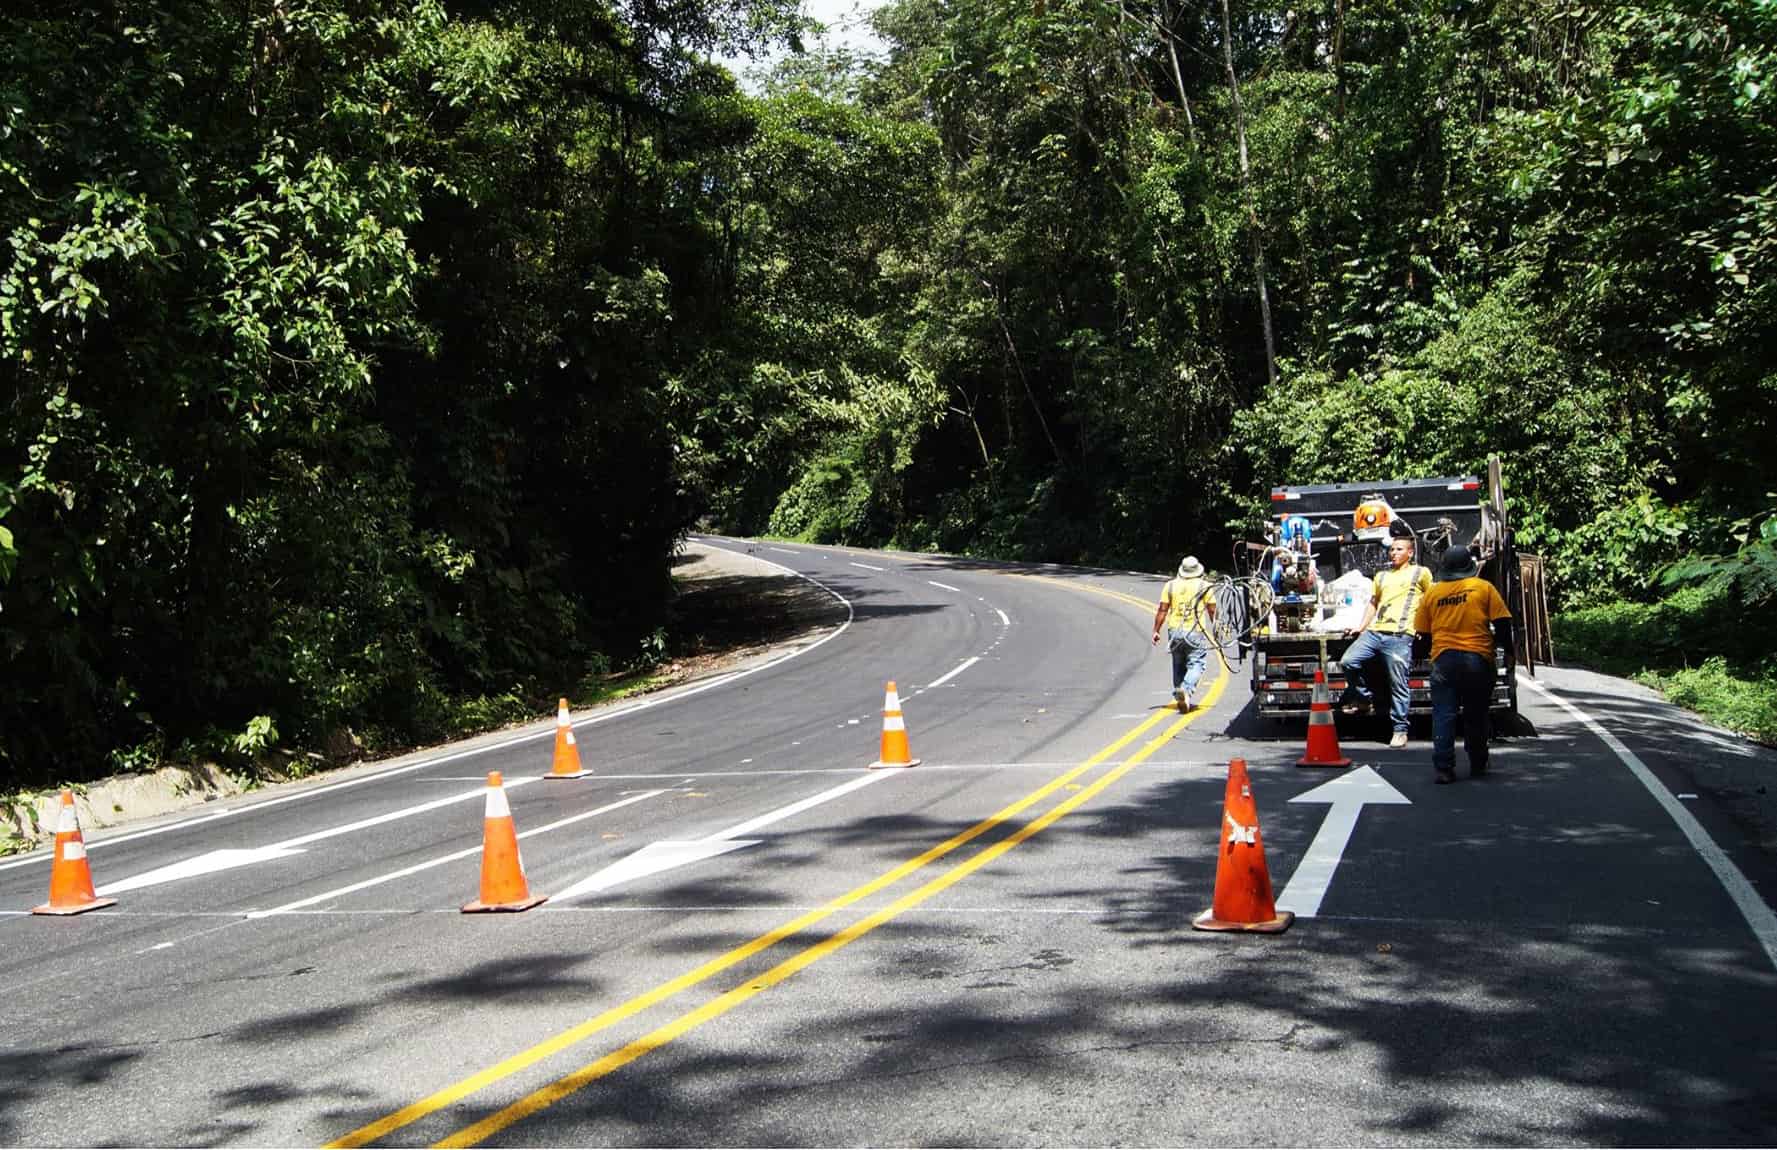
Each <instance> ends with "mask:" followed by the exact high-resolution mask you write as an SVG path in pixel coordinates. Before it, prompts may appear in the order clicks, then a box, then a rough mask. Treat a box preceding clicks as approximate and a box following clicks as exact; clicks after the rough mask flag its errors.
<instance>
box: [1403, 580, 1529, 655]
mask: <svg viewBox="0 0 1777 1150" xmlns="http://www.w3.org/2000/svg"><path fill="white" fill-rule="evenodd" d="M1511 617H1512V613H1511V612H1510V611H1508V610H1506V604H1505V600H1504V599H1501V598H1500V597H1499V592H1498V591H1496V590H1494V589H1493V584H1491V583H1489V582H1487V580H1485V579H1478V578H1472V579H1452V580H1451V581H1450V582H1448V583H1433V584H1432V586H1431V590H1430V591H1427V592H1426V593H1425V597H1424V598H1423V599H1421V600H1420V601H1419V610H1418V611H1417V612H1416V613H1415V614H1414V616H1413V629H1414V630H1415V631H1420V632H1430V633H1431V657H1432V658H1433V659H1436V658H1437V657H1438V656H1439V655H1442V654H1443V653H1444V652H1445V651H1473V652H1474V653H1475V654H1477V655H1488V656H1491V655H1492V654H1493V629H1492V628H1491V627H1490V626H1488V624H1490V623H1492V622H1493V620H1495V619H1510V618H1511Z"/></svg>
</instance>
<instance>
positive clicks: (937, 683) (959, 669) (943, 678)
mask: <svg viewBox="0 0 1777 1150" xmlns="http://www.w3.org/2000/svg"><path fill="white" fill-rule="evenodd" d="M980 661H981V656H979V655H971V656H969V657H968V658H967V659H964V660H963V661H962V663H961V664H960V665H959V666H956V667H953V668H951V670H950V672H949V673H948V674H944V675H940V676H939V677H938V678H936V679H933V680H932V681H931V682H929V683H927V684H926V685H925V686H924V687H922V688H921V690H925V691H929V690H931V689H932V688H933V687H942V686H943V685H944V684H946V683H948V682H950V680H952V679H954V678H956V677H957V676H958V675H960V674H962V673H963V672H964V671H967V670H968V669H969V668H970V667H973V666H974V665H975V664H976V663H979V662H980Z"/></svg>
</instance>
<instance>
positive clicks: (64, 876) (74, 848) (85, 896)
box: [31, 790, 117, 914]
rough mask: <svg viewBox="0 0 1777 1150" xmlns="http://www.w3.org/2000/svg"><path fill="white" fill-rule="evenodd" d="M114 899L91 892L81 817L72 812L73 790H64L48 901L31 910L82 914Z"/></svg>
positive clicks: (110, 902) (114, 902) (112, 901)
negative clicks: (81, 834)
mask: <svg viewBox="0 0 1777 1150" xmlns="http://www.w3.org/2000/svg"><path fill="white" fill-rule="evenodd" d="M116 903H117V900H116V899H114V898H100V897H99V896H98V895H96V894H94V893H93V870H92V867H91V866H89V865H88V864H87V861H86V840H85V839H83V838H81V837H80V817H79V816H78V815H76V814H75V813H74V793H73V792H72V791H67V790H64V791H63V792H62V813H61V815H60V816H59V817H58V819H57V821H56V858H55V862H53V863H51V864H50V868H49V901H48V902H46V903H44V904H43V905H42V906H34V907H32V908H31V913H32V914H81V913H83V912H85V911H89V910H98V909H99V908H100V907H102V906H115V905H116Z"/></svg>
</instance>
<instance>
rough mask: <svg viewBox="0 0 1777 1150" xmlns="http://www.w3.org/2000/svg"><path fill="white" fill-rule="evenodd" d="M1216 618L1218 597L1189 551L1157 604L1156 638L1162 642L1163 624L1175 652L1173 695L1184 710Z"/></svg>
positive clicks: (1202, 665) (1206, 655) (1204, 664)
mask: <svg viewBox="0 0 1777 1150" xmlns="http://www.w3.org/2000/svg"><path fill="white" fill-rule="evenodd" d="M1215 618H1216V604H1215V598H1214V596H1212V595H1210V593H1209V580H1208V579H1206V578H1205V577H1204V572H1203V564H1202V563H1200V562H1198V561H1197V557H1196V556H1195V555H1187V556H1185V557H1184V559H1183V560H1182V561H1181V562H1180V563H1179V565H1178V578H1176V579H1168V580H1167V581H1166V586H1164V587H1162V588H1161V589H1160V602H1159V604H1158V605H1157V606H1156V607H1155V608H1154V642H1155V643H1156V644H1158V643H1159V642H1160V627H1161V625H1162V624H1164V625H1165V627H1166V646H1167V650H1168V651H1169V652H1170V653H1171V655H1172V697H1173V698H1174V699H1175V700H1176V701H1177V702H1178V707H1179V710H1181V711H1188V710H1190V709H1191V707H1192V705H1193V703H1194V700H1193V699H1192V695H1193V694H1195V692H1196V690H1197V681H1198V680H1199V679H1201V678H1202V677H1203V669H1204V668H1205V667H1207V666H1208V665H1209V649H1210V647H1211V646H1213V645H1214V642H1215V640H1214V639H1212V638H1211V637H1210V636H1211V633H1212V632H1213V631H1214V629H1215V627H1214V624H1215ZM1205 620H1207V624H1206V622H1205Z"/></svg>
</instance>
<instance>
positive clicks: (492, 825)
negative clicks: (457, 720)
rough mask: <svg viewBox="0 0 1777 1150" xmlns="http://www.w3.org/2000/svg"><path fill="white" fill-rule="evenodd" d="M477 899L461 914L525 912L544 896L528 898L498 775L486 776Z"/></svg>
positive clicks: (527, 885) (509, 810)
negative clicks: (479, 893) (478, 895)
mask: <svg viewBox="0 0 1777 1150" xmlns="http://www.w3.org/2000/svg"><path fill="white" fill-rule="evenodd" d="M481 827H482V829H481V897H480V898H478V899H476V900H475V901H474V902H472V903H467V904H465V905H464V907H463V913H464V914H474V913H476V912H477V911H490V910H529V909H531V908H532V907H533V906H536V905H537V904H538V903H540V902H542V901H543V900H544V899H545V898H547V897H548V896H547V895H532V894H531V884H530V882H529V881H528V880H526V878H525V877H524V860H523V859H521V858H519V857H518V828H517V827H516V826H514V825H513V823H512V808H511V807H510V806H508V805H507V803H506V788H505V787H504V786H503V785H502V784H501V782H500V772H499V771H489V772H488V773H487V816H486V817H485V818H484V819H483V820H482V824H481Z"/></svg>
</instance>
